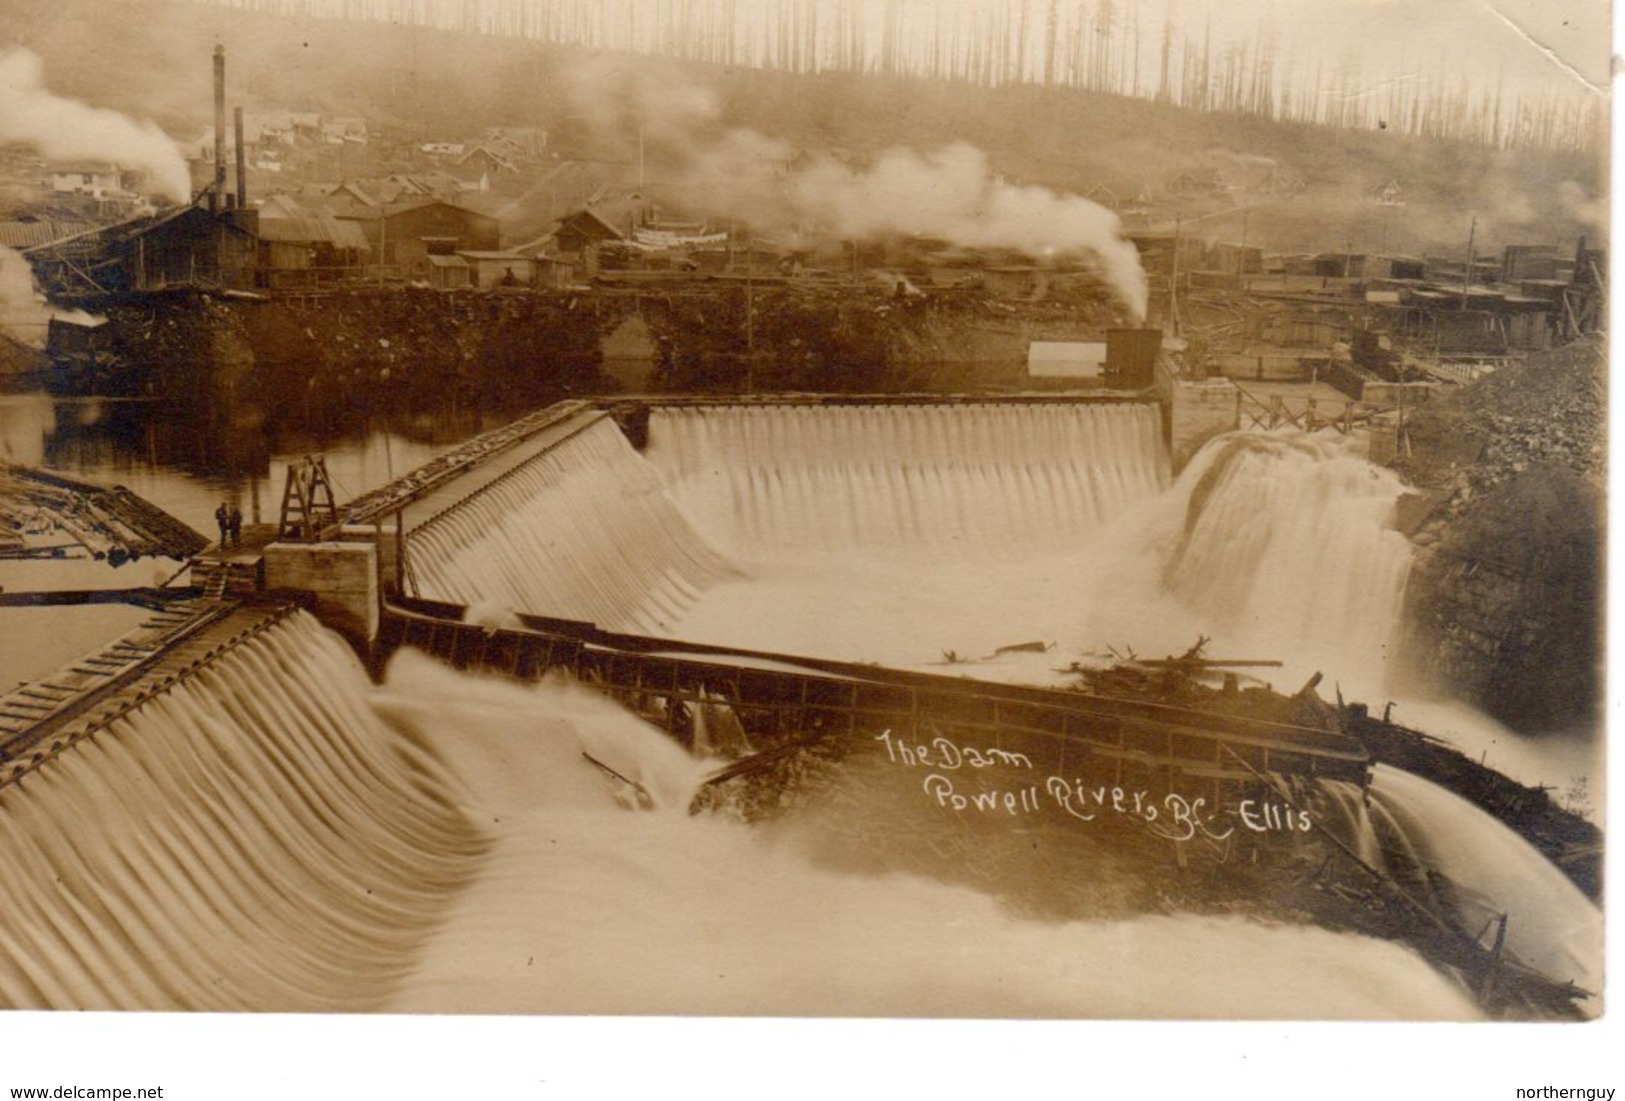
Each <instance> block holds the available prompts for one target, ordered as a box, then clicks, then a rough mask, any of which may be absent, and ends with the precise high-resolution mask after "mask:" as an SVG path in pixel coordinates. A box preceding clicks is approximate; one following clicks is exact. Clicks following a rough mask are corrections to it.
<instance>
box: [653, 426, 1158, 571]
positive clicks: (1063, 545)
mask: <svg viewBox="0 0 1625 1101" xmlns="http://www.w3.org/2000/svg"><path fill="white" fill-rule="evenodd" d="M647 458H648V460H649V461H650V462H651V463H652V464H654V465H655V466H656V467H657V468H658V469H659V470H660V472H661V475H662V477H663V479H664V482H665V485H666V487H667V489H668V491H669V492H670V493H671V495H672V497H673V498H674V499H675V500H676V501H677V503H678V505H679V507H680V508H681V509H682V511H683V513H684V515H686V516H688V517H689V518H690V520H691V521H692V522H693V523H694V524H695V525H696V526H697V527H699V528H700V529H701V530H702V531H704V532H706V533H707V535H709V536H711V537H713V538H715V539H717V540H719V541H720V542H721V544H722V545H723V546H725V547H727V548H729V549H730V550H731V551H733V552H734V553H735V554H736V555H744V556H750V557H763V556H780V555H784V554H786V553H788V554H792V555H801V554H807V553H809V552H830V551H845V550H861V551H864V552H865V553H867V554H870V555H875V554H886V553H900V554H902V555H905V556H906V557H907V558H908V559H909V560H910V561H913V562H915V563H920V562H921V561H922V560H925V561H932V560H939V559H942V558H955V559H961V558H966V557H983V558H985V557H986V556H988V555H991V554H1007V553H1010V552H1012V551H1016V552H1019V553H1021V554H1043V553H1046V552H1051V551H1056V550H1066V549H1070V548H1075V547H1076V546H1077V544H1078V542H1079V540H1080V539H1081V538H1084V537H1086V536H1087V535H1088V534H1089V533H1090V532H1092V531H1094V530H1096V529H1098V528H1099V527H1100V526H1101V525H1103V524H1105V523H1108V522H1109V521H1110V520H1111V519H1113V518H1114V517H1115V516H1117V515H1118V514H1119V513H1121V512H1122V510H1123V509H1124V508H1125V507H1126V506H1127V505H1128V504H1129V503H1131V502H1133V501H1135V500H1138V499H1141V498H1144V497H1146V496H1149V495H1152V494H1155V493H1157V492H1158V491H1160V490H1161V489H1162V488H1163V486H1164V485H1165V484H1166V481H1167V476H1168V475H1167V464H1166V461H1165V460H1164V459H1163V452H1162V446H1161V441H1160V436H1159V420H1158V416H1157V410H1156V407H1155V406H1150V405H1140V404H1085V403H1067V404H1056V405H1018V404H1007V405H997V404H968V405H869V406H831V407H817V406H813V407H807V406H783V405H766V406H721V407H709V408H689V409H683V408H673V409H658V410H656V411H655V412H654V414H653V415H652V417H651V418H650V424H649V447H648V451H647Z"/></svg>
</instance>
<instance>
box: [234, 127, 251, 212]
mask: <svg viewBox="0 0 1625 1101" xmlns="http://www.w3.org/2000/svg"><path fill="white" fill-rule="evenodd" d="M232 124H233V136H234V137H235V138H236V141H237V209H238V210H247V209H248V153H247V152H246V151H245V150H244V149H243V109H242V108H241V107H235V108H233V109H232Z"/></svg>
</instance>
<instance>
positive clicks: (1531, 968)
mask: <svg viewBox="0 0 1625 1101" xmlns="http://www.w3.org/2000/svg"><path fill="white" fill-rule="evenodd" d="M1161 416H1162V412H1161V410H1160V409H1159V407H1158V406H1157V405H1156V404H1154V403H1150V402H1146V401H1140V400H1131V399H1122V398H1112V399H1109V400H1096V401H1080V400H1067V399H1059V398H1044V399H1032V400H1014V399H1013V400H997V401H995V400H982V399H965V400H925V399H918V400H914V399H829V398H822V399H795V398H786V399H760V400H736V401H712V402H705V401H693V400H688V401H679V400H670V401H665V400H658V399H651V400H648V401H639V402H617V403H608V404H592V403H586V402H572V403H564V404H561V405H559V406H554V407H550V408H549V409H547V410H543V411H541V412H540V413H537V414H534V415H532V416H531V417H528V418H524V419H523V420H522V421H520V422H517V423H516V424H515V425H513V426H510V427H508V428H506V429H503V430H499V431H498V432H496V433H491V434H487V435H486V436H484V437H480V438H477V439H476V440H473V441H470V443H469V444H467V445H465V446H464V447H462V448H459V449H456V450H454V451H453V452H451V453H449V454H447V455H446V456H443V457H442V458H440V459H437V460H435V461H434V462H432V463H431V464H429V466H427V467H425V468H422V469H420V470H419V471H416V472H414V473H413V474H411V475H408V476H407V477H405V478H403V479H400V480H398V481H397V482H396V483H394V484H392V485H389V486H386V487H384V488H383V489H380V490H377V491H375V492H372V493H369V494H367V495H365V496H364V497H362V498H359V499H357V500H354V501H352V502H350V504H349V505H347V506H345V507H343V508H342V509H338V510H336V511H335V512H334V513H333V514H332V515H330V516H321V517H319V516H317V515H316V514H315V513H309V514H307V515H306V517H305V525H304V528H303V530H302V531H300V532H299V533H298V536H299V537H297V538H287V537H285V538H282V539H279V540H277V541H275V542H272V543H271V544H270V545H268V546H266V547H264V548H263V550H259V549H251V550H250V551H249V552H247V553H245V554H243V555H238V556H236V557H235V558H234V559H230V560H227V559H226V558H225V557H224V556H222V557H221V558H219V559H208V560H204V561H200V562H199V564H198V565H197V566H196V567H195V573H196V576H195V577H194V582H195V584H196V587H197V590H198V591H197V593H196V594H195V595H194V597H193V602H192V603H191V604H189V605H187V606H184V607H181V606H177V608H176V610H175V611H174V613H173V614H172V620H171V621H170V622H167V623H160V624H157V625H156V626H154V627H153V628H151V629H150V631H149V636H150V637H147V638H146V640H145V641H142V640H125V642H124V643H122V644H121V645H123V646H124V649H122V650H114V651H108V652H104V653H103V654H102V655H100V656H99V657H98V656H90V657H87V658H86V659H85V661H84V662H81V663H80V664H79V665H77V666H76V667H75V668H76V669H77V670H78V671H77V673H75V672H74V671H73V670H68V671H65V673H64V674H63V675H58V676H54V677H52V678H49V680H48V681H47V682H46V683H45V684H35V685H30V686H24V687H23V688H20V689H18V690H17V691H14V692H12V693H10V694H8V695H7V696H5V697H3V698H0V721H3V722H5V723H8V724H10V725H8V726H7V727H6V730H8V731H10V734H9V735H7V738H8V740H7V741H6V742H5V745H4V750H5V754H6V760H5V761H4V762H0V781H3V782H4V787H3V788H0V828H3V829H4V830H5V832H6V835H7V838H8V849H9V851H10V853H11V855H10V856H9V857H8V860H7V861H6V863H5V871H4V874H5V875H6V876H7V883H8V889H9V890H10V891H11V893H12V895H13V897H15V898H17V899H19V900H21V902H20V903H19V905H18V906H16V907H14V908H13V909H12V910H11V911H10V912H8V913H7V914H6V916H5V917H4V919H3V922H0V937H3V938H4V943H5V945H6V950H5V953H4V958H3V960H0V996H3V997H4V998H5V1000H6V1001H7V1002H8V1003H9V1004H11V1005H16V1006H29V1007H59V1008H68V1007H76V1008H129V1009H136V1008H146V1009H174V1008H184V1009H210V1010H231V1009H249V1010H288V1011H321V1010H330V1009H344V1010H386V1011H401V1012H416V1011H452V1012H458V1011H475V1012H548V1013H600V1012H607V1013H778V1014H785V1015H854V1014H856V1015H871V1014H873V1015H902V1016H955V1015H977V1016H988V1015H991V1016H1055V1017H1091V1016H1099V1017H1157V1016H1181V1017H1192V1016H1195V1017H1236V1016H1243V1017H1245V1016H1279V1015H1280V1013H1281V1007H1280V1006H1279V1005H1277V1004H1274V1003H1272V1002H1271V1001H1270V988H1271V984H1270V983H1269V981H1268V980H1267V978H1264V977H1261V976H1267V975H1269V974H1274V973H1279V971H1280V969H1281V968H1283V967H1286V968H1294V967H1297V968H1304V969H1313V970H1314V972H1315V974H1316V982H1315V983H1314V984H1313V985H1312V986H1311V987H1310V988H1309V989H1307V990H1306V991H1304V992H1303V1000H1302V1002H1301V1003H1300V1004H1297V1005H1296V1006H1295V1007H1294V1010H1293V1015H1301V1016H1314V1017H1330V1018H1372V1017H1387V1018H1403V1019H1415V1018H1445V1019H1460V1018H1464V1017H1473V1016H1479V1015H1483V1014H1485V1013H1489V1014H1491V1015H1513V1016H1531V1015H1532V1016H1567V1015H1571V1014H1573V1013H1574V1012H1575V1010H1574V1006H1575V1004H1576V1003H1577V1002H1578V1003H1583V1000H1584V997H1583V992H1584V991H1588V990H1595V989H1598V983H1599V982H1600V914H1599V912H1598V911H1597V908H1596V906H1595V905H1594V904H1593V903H1592V902H1591V901H1590V900H1589V899H1587V898H1586V897H1585V896H1584V894H1583V893H1582V892H1581V891H1580V890H1579V889H1578V888H1576V887H1575V886H1574V884H1573V883H1572V882H1570V881H1569V880H1568V879H1567V878H1566V877H1565V876H1564V874H1563V873H1562V871H1560V870H1559V869H1558V868H1557V867H1555V866H1554V865H1553V864H1552V863H1551V862H1550V861H1548V860H1547V859H1546V858H1545V857H1544V856H1542V855H1541V854H1540V853H1539V852H1537V851H1535V850H1534V849H1533V848H1531V847H1530V846H1529V845H1528V844H1527V843H1526V842H1525V841H1524V840H1523V839H1522V838H1520V837H1518V836H1517V835H1516V834H1514V833H1513V832H1512V831H1511V830H1509V829H1507V828H1506V827H1505V826H1503V825H1502V824H1500V823H1499V822H1497V821H1495V820H1494V819H1493V818H1491V817H1490V816H1489V815H1487V814H1485V813H1484V812H1483V811H1482V810H1480V809H1478V808H1477V807H1474V806H1472V805H1470V804H1467V803H1466V802H1465V801H1463V800H1461V799H1459V798H1458V797H1456V796H1454V795H1452V794H1451V793H1449V792H1447V791H1445V790H1443V789H1440V788H1437V787H1435V786H1434V785H1431V784H1429V783H1427V782H1426V781H1422V780H1418V779H1417V778H1415V777H1412V776H1409V775H1407V774H1404V773H1401V772H1398V771H1397V770H1395V769H1392V768H1389V767H1388V766H1385V765H1378V764H1375V763H1374V762H1373V760H1372V758H1371V756H1370V754H1369V753H1368V752H1367V750H1366V748H1365V747H1364V746H1363V745H1362V744H1361V743H1360V742H1359V741H1358V740H1356V739H1354V738H1352V737H1349V736H1348V735H1346V734H1344V733H1341V732H1340V731H1338V730H1336V729H1334V728H1332V727H1331V726H1329V725H1327V724H1324V723H1318V722H1316V721H1314V718H1313V716H1314V714H1315V712H1314V710H1313V708H1311V707H1310V706H1309V704H1308V702H1307V698H1306V697H1305V698H1304V699H1305V710H1304V711H1303V712H1302V714H1301V716H1299V717H1297V718H1296V719H1295V720H1292V721H1288V720H1283V719H1282V718H1281V717H1279V716H1275V717H1270V718H1262V717H1258V716H1256V715H1251V714H1247V713H1245V712H1244V711H1233V712H1222V713H1221V712H1216V711H1214V710H1212V709H1204V708H1200V707H1197V706H1194V705H1186V704H1182V703H1179V702H1163V701H1152V700H1147V699H1138V698H1126V697H1120V696H1116V695H1111V694H1104V693H1100V692H1090V691H1080V690H1078V686H1077V683H1076V681H1075V678H1074V677H1073V670H1075V669H1077V668H1084V667H1090V666H1098V665H1100V664H1102V663H1103V662H1104V661H1105V660H1106V659H1108V658H1109V657H1111V656H1113V653H1115V656H1116V657H1119V658H1120V657H1123V656H1124V655H1125V654H1127V655H1129V656H1133V655H1135V654H1139V655H1149V654H1156V655H1159V657H1160V655H1162V654H1170V655H1172V654H1177V653H1180V652H1182V651H1184V650H1186V649H1187V648H1188V647H1190V645H1191V643H1192V641H1193V640H1194V639H1196V638H1198V637H1201V638H1212V639H1214V640H1216V644H1217V645H1218V646H1219V647H1220V648H1222V649H1223V650H1224V651H1225V652H1227V653H1245V654H1247V655H1249V656H1257V657H1260V658H1279V659H1280V660H1281V661H1282V662H1283V663H1284V664H1283V667H1282V669H1281V672H1280V674H1279V675H1280V677H1281V683H1282V684H1283V685H1287V686H1288V687H1289V688H1293V687H1296V686H1297V684H1299V683H1302V682H1303V678H1304V677H1306V676H1308V675H1309V674H1311V673H1314V672H1318V671H1321V670H1325V671H1326V672H1328V673H1329V674H1331V675H1333V676H1335V677H1336V678H1338V683H1339V685H1340V687H1341V688H1342V689H1344V690H1348V691H1355V690H1358V691H1361V692H1380V691H1381V688H1382V681H1383V677H1384V673H1385V668H1384V663H1385V661H1386V659H1387V654H1388V653H1389V651H1390V650H1391V645H1390V644H1391V641H1392V638H1393V634H1394V632H1395V631H1396V630H1397V626H1398V613H1399V607H1400V602H1401V598H1402V596H1403V591H1404V585H1405V578H1406V571H1407V568H1408V553H1409V552H1408V547H1407V545H1406V543H1405V541H1404V539H1403V538H1402V537H1400V536H1399V535H1397V533H1395V532H1393V531H1392V530H1390V528H1389V524H1388V521H1389V518H1390V516H1391V513H1392V510H1393V507H1394V502H1395V500H1396V499H1397V497H1398V495H1399V493H1400V492H1401V486H1400V485H1399V483H1398V481H1397V480H1396V479H1394V478H1393V476H1392V475H1390V474H1388V473H1387V472H1385V471H1382V470H1380V469H1378V468H1375V467H1373V466H1371V465H1369V464H1368V463H1366V462H1365V461H1364V459H1363V458H1361V457H1360V456H1359V454H1358V453H1357V451H1356V450H1355V449H1354V448H1353V447H1352V446H1350V444H1349V442H1348V441H1347V440H1345V439H1341V438H1335V437H1333V436H1330V435H1329V434H1320V435H1307V434H1302V433H1295V434H1285V433H1252V434H1243V433H1236V434H1232V435H1228V436H1224V437H1221V438H1219V439H1217V440H1215V441H1213V442H1212V443H1211V444H1209V445H1208V446H1207V447H1206V448H1204V449H1203V450H1202V451H1201V452H1200V453H1199V454H1198V455H1197V456H1196V457H1195V458H1194V459H1193V460H1192V461H1191V462H1190V463H1188V464H1187V465H1186V466H1185V467H1184V469H1182V470H1181V471H1179V472H1178V474H1177V476H1176V475H1175V474H1174V473H1173V472H1172V471H1171V469H1170V464H1169V461H1168V458H1167V450H1166V447H1165V444H1164V442H1163V440H1164V437H1163V429H1162V420H1161ZM318 620H319V621H320V622H318ZM322 624H326V625H327V627H323V626H322ZM327 628H334V629H336V630H337V631H339V632H341V633H342V634H343V635H344V636H345V637H347V638H348V640H349V641H350V643H351V645H350V646H345V645H344V644H343V643H342V642H341V641H340V640H339V637H338V635H336V634H334V633H333V631H332V630H329V629H327ZM154 632H156V633H154ZM165 632H168V633H170V634H173V633H176V632H182V633H186V638H187V639H188V640H189V641H188V642H187V643H186V645H184V646H181V645H175V644H172V643H171V642H169V641H168V634H166V633H165ZM187 632H189V633H187ZM142 646H146V647H147V649H145V650H143V649H142V648H141V647H142ZM358 654H359V655H360V656H357V655H358ZM1153 667H1155V666H1153ZM1271 675H1272V676H1274V675H1275V674H1273V673H1272V674H1271ZM809 793H810V794H809ZM825 795H828V796H829V797H828V798H825V797H824V796H825ZM769 804H771V805H769ZM96 806H116V807H117V813H116V814H113V815H110V816H109V815H98V816H92V815H89V814H87V813H85V811H86V808H90V807H96ZM632 812H636V813H632ZM696 812H699V813H696ZM707 812H709V813H707ZM1331 859H1336V860H1340V861H1343V862H1344V863H1345V864H1346V868H1347V874H1348V875H1349V876H1352V877H1355V878H1360V877H1366V878H1367V879H1369V880H1371V881H1373V882H1381V883H1383V884H1385V885H1387V886H1386V887H1385V888H1384V889H1385V890H1386V889H1392V890H1394V891H1396V892H1397V895H1395V896H1394V897H1398V898H1401V900H1402V902H1401V903H1398V904H1395V905H1398V907H1399V909H1400V910H1402V911H1405V912H1406V913H1407V914H1408V915H1409V916H1408V917H1407V918H1406V920H1405V921H1404V922H1402V923H1401V924H1402V925H1403V926H1406V927H1409V926H1413V925H1428V926H1429V927H1430V928H1431V929H1432V931H1431V932H1430V933H1428V934H1427V936H1430V937H1433V938H1434V940H1433V942H1432V943H1434V944H1435V946H1436V947H1437V950H1436V951H1432V952H1428V951H1422V950H1419V949H1418V948H1417V943H1418V942H1417V940H1416V939H1415V938H1414V937H1412V938H1410V939H1407V936H1406V935H1398V934H1395V935H1393V936H1391V937H1389V938H1388V939H1383V937H1382V936H1380V935H1375V936H1374V935H1372V931H1371V929H1369V928H1362V927H1361V926H1360V925H1359V923H1358V922H1356V921H1349V920H1342V919H1339V920H1324V921H1320V922H1316V921H1313V920H1311V921H1299V922H1298V923H1296V924H1291V925H1288V926H1286V927H1279V926H1273V925H1270V924H1266V923H1263V922H1258V921H1252V920H1248V919H1247V918H1245V917H1241V916H1236V915H1235V914H1234V913H1228V914H1227V913H1224V912H1221V908H1217V907H1211V906H1194V907H1192V908H1191V909H1190V910H1189V911H1184V910H1177V909H1176V910H1175V911H1173V912H1168V911H1166V910H1158V909H1157V908H1156V907H1154V906H1151V905H1149V904H1147V903H1146V901H1145V900H1146V898H1149V897H1151V896H1152V895H1153V894H1154V892H1156V891H1157V890H1160V889H1162V888H1164V887H1165V886H1166V885H1167V884H1168V883H1170V882H1175V881H1178V882H1181V883H1190V882H1196V881H1197V880H1198V879H1199V878H1201V877H1204V876H1205V877H1206V880H1213V879H1216V878H1227V877H1233V878H1234V879H1235V880H1236V882H1246V883H1249V884H1251V887H1250V888H1248V889H1256V888H1257V885H1258V883H1260V882H1263V883H1266V884H1274V883H1277V882H1280V883H1285V882H1287V881H1288V879H1290V877H1291V876H1292V875H1300V874H1302V873H1301V872H1299V871H1293V869H1300V868H1301V867H1303V866H1305V865H1312V864H1313V862H1315V861H1322V862H1329V861H1330V860H1331ZM1102 869H1110V870H1114V871H1115V872H1119V873H1121V879H1120V883H1119V885H1118V886H1115V887H1114V886H1112V883H1113V882H1114V879H1113V876H1112V875H1111V874H1102V871H1101V870H1102ZM1145 869H1151V870H1149V871H1148V870H1145ZM1256 869H1263V871H1257V870H1256ZM1311 870H1312V869H1311ZM877 873H879V875H878V877H877ZM1275 875H1278V876H1280V879H1279V880H1276V879H1271V878H1269V877H1270V876H1275ZM1257 876H1263V877H1264V879H1262V880H1259V879H1257V878H1256V877H1257ZM53 882H61V883H64V884H68V885H69V886H70V887H71V889H66V890H64V889H57V888H54V887H51V886H49V885H50V884H52V883H53ZM1125 884H1126V885H1127V886H1124V885H1125ZM1368 885H1369V884H1368ZM1206 889H1207V888H1203V890H1206ZM1271 889H1273V888H1271ZM1136 890H1139V891H1142V892H1143V897H1141V896H1140V895H1136V893H1135V892H1136ZM1221 894H1222V892H1221ZM1215 897H1217V896H1215ZM1283 905H1288V904H1287V903H1283ZM1291 905H1292V906H1298V905H1299V904H1298V902H1297V901H1296V900H1294V901H1293V902H1292V903H1291ZM1509 911H1516V913H1517V915H1518V917H1517V919H1516V920H1513V921H1511V922H1508V920H1507V918H1506V916H1505V915H1506V914H1507V913H1508V912H1509ZM949 912H951V913H952V914H953V915H954V920H953V921H951V922H945V921H944V920H943V915H944V914H945V913H949ZM1299 912H1302V909H1301V906H1300V907H1299ZM1497 915H1499V916H1500V925H1499V935H1496V922H1495V918H1496V917H1497ZM1441 922H1442V923H1443V924H1442V925H1440V923H1441ZM1430 923H1431V925H1430ZM1432 925H1439V928H1432ZM1486 930H1488V932H1486ZM972 943H974V944H976V945H977V960H978V965H977V966H975V967H969V968H945V967H944V966H943V960H944V959H945V958H948V957H952V956H954V955H955V954H956V953H962V952H963V951H964V945H966V944H972ZM774 945H778V946H780V947H783V946H785V945H793V946H795V951H794V952H792V953H789V956H793V957H794V958H789V957H787V956H785V955H784V954H782V953H779V952H775V951H773V950H772V946H774ZM1058 961H1059V962H1058ZM721 976H729V977H730V978H731V979H732V981H727V980H724V979H722V978H720V977H721ZM1170 984H1171V985H1172V988H1173V989H1175V990H1177V997H1176V999H1175V1001H1174V1002H1167V1001H1166V1000H1165V999H1162V998H1161V997H1160V996H1159V995H1155V994H1148V993H1147V991H1153V990H1158V989H1161V990H1164V991H1166V990H1167V989H1169V988H1170ZM1496 990H1499V991H1501V993H1500V994H1499V995H1497V994H1495V993H1494V991H1496ZM1487 991H1489V992H1490V993H1486V992H1487Z"/></svg>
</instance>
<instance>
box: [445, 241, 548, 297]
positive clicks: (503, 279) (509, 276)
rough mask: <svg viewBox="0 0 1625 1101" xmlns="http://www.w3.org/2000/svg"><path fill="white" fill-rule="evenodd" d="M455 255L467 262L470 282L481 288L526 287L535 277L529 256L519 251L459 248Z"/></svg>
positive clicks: (534, 270) (533, 266)
mask: <svg viewBox="0 0 1625 1101" xmlns="http://www.w3.org/2000/svg"><path fill="white" fill-rule="evenodd" d="M457 255H458V256H460V257H462V258H463V259H464V260H465V261H467V263H468V271H469V281H470V283H472V284H473V285H474V286H476V287H479V288H481V289H487V288H490V287H507V286H521V287H528V286H530V285H531V283H532V282H534V280H535V278H536V269H535V265H534V264H533V263H532V262H531V259H530V257H528V256H525V255H523V254H522V253H519V252H502V251H490V252H487V251H482V250H479V249H459V250H458V252H457Z"/></svg>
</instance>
